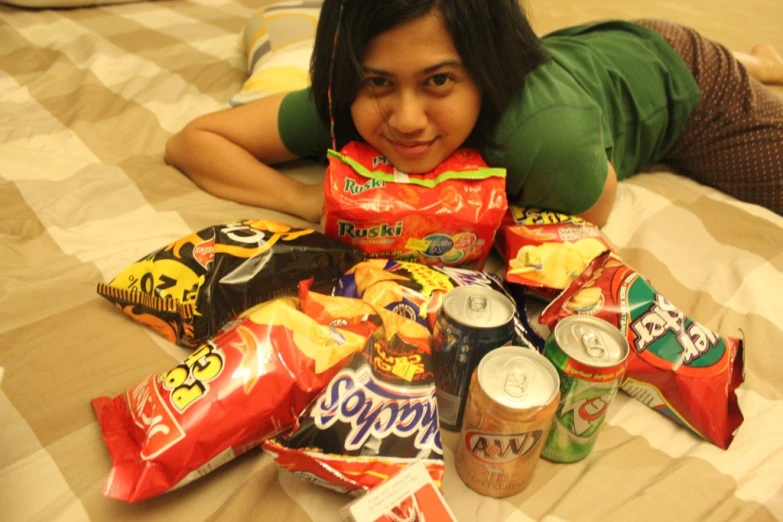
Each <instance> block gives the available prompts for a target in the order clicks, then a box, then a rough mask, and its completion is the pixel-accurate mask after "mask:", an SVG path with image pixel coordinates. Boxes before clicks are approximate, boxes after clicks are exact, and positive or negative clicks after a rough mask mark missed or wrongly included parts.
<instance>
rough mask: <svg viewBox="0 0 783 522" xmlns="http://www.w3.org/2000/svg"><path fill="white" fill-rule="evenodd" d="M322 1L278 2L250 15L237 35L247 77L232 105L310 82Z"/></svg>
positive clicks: (292, 88) (233, 97) (231, 102)
mask: <svg viewBox="0 0 783 522" xmlns="http://www.w3.org/2000/svg"><path fill="white" fill-rule="evenodd" d="M321 4H322V0H292V1H289V2H278V3H274V4H270V5H268V6H266V7H264V8H263V9H260V10H259V11H257V12H255V13H253V14H252V15H251V16H250V18H249V19H248V21H247V23H246V24H245V28H244V30H243V31H242V35H241V37H240V38H241V44H242V45H243V48H244V50H245V52H246V53H247V70H248V71H249V72H250V76H249V77H248V79H247V80H246V81H245V84H244V85H243V86H242V89H241V90H240V91H239V92H238V93H237V94H235V95H234V96H232V97H231V99H230V100H229V103H230V104H231V105H242V104H243V103H248V102H251V101H253V100H257V99H259V98H263V97H264V96H268V95H270V94H274V93H278V92H287V91H293V90H297V89H303V88H305V87H307V86H308V85H309V84H310V75H309V68H310V56H311V55H312V51H313V42H314V40H315V28H316V26H317V25H318V17H319V15H320V14H321Z"/></svg>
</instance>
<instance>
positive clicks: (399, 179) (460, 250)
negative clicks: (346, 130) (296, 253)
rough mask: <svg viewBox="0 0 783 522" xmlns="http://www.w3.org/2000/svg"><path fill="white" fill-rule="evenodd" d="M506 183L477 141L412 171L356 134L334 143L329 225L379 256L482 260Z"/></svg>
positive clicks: (503, 204)
mask: <svg viewBox="0 0 783 522" xmlns="http://www.w3.org/2000/svg"><path fill="white" fill-rule="evenodd" d="M505 183H506V173H505V170H504V169H495V168H489V167H487V165H486V163H484V160H483V159H482V158H481V155H480V154H479V153H478V152H477V151H476V150H473V149H460V150H457V151H456V152H455V153H454V154H452V155H451V156H449V157H448V158H447V159H446V160H445V161H444V162H443V163H441V164H440V165H439V166H438V167H437V168H436V169H435V170H433V171H431V172H428V173H425V174H405V173H403V172H400V171H398V170H397V169H395V168H394V167H393V166H392V165H390V164H389V162H388V161H387V160H386V158H385V157H384V156H382V155H381V154H380V153H379V152H378V151H377V150H375V149H374V148H372V147H370V146H369V145H366V144H364V143H359V142H351V143H349V144H347V145H346V146H345V147H343V149H342V151H340V152H339V153H338V152H335V151H333V150H330V151H329V167H328V169H327V171H326V180H325V184H324V185H325V201H324V232H325V233H326V235H328V236H331V237H335V238H337V239H339V240H341V241H343V242H345V243H347V244H349V245H352V246H354V247H356V248H358V249H359V250H361V251H363V252H364V253H365V254H366V255H367V256H369V257H373V258H393V259H397V260H401V261H410V262H416V263H421V264H425V265H447V266H463V267H470V268H481V267H482V266H483V265H484V260H485V258H486V257H487V255H488V254H489V251H490V250H491V248H492V242H493V240H494V238H495V233H496V232H497V229H498V227H499V226H500V222H501V220H502V219H503V215H504V214H505V212H506V209H507V208H508V202H507V200H506V192H505Z"/></svg>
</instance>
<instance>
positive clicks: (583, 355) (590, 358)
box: [552, 315, 628, 368]
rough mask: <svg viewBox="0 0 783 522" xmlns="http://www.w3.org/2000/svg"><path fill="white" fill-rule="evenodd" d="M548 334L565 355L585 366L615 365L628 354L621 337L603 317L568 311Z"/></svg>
mask: <svg viewBox="0 0 783 522" xmlns="http://www.w3.org/2000/svg"><path fill="white" fill-rule="evenodd" d="M552 335H554V337H555V342H556V343H557V345H558V346H559V347H560V349H561V350H563V352H565V353H566V355H568V356H569V357H571V358H572V359H574V360H575V361H579V362H580V363H582V364H586V365H587V366H594V367H596V368H604V367H609V366H616V365H618V364H620V363H622V362H623V361H624V360H625V359H626V358H627V357H628V342H627V341H626V340H625V337H624V336H623V334H622V333H620V330H618V329H617V328H615V327H614V326H612V325H611V324H609V323H608V322H606V321H604V320H603V319H598V318H596V317H588V316H584V315H572V316H569V317H566V318H565V319H563V320H561V321H560V322H559V323H557V326H555V330H554V332H553V334H552Z"/></svg>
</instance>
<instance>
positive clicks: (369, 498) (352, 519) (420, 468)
mask: <svg viewBox="0 0 783 522" xmlns="http://www.w3.org/2000/svg"><path fill="white" fill-rule="evenodd" d="M340 513H341V514H342V515H343V519H344V520H346V521H348V522H419V521H421V522H424V521H427V520H432V521H435V522H456V520H457V518H456V517H455V516H454V513H452V511H451V508H449V506H448V504H446V500H445V499H444V498H443V495H442V494H441V492H440V491H439V490H438V488H437V486H436V485H435V482H433V480H432V477H430V474H429V473H427V468H426V467H425V466H424V464H423V463H421V462H419V461H417V462H415V463H414V464H411V465H409V466H408V467H406V468H405V469H403V470H402V471H400V472H399V473H397V474H396V475H394V476H393V477H392V478H390V479H388V480H385V481H384V482H383V483H381V485H379V486H378V487H376V488H375V489H373V490H372V491H370V492H369V493H367V494H366V495H364V496H362V497H359V498H358V499H356V500H354V501H353V502H351V503H350V504H348V505H347V506H344V507H343V508H342V509H341V510H340Z"/></svg>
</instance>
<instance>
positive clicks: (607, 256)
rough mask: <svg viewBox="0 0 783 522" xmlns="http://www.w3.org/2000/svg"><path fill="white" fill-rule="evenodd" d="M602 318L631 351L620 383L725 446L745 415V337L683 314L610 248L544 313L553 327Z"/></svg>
mask: <svg viewBox="0 0 783 522" xmlns="http://www.w3.org/2000/svg"><path fill="white" fill-rule="evenodd" d="M575 314H581V315H592V316H595V317H598V318H601V319H604V320H606V321H608V322H609V323H611V324H612V325H614V326H615V327H617V328H618V329H619V330H620V332H622V333H623V335H625V338H626V340H627V341H628V345H629V347H630V353H629V356H628V368H627V370H626V374H625V380H624V381H623V383H622V389H623V390H624V391H625V392H627V393H628V394H629V395H631V396H632V397H634V398H636V399H638V400H639V401H641V402H642V403H644V404H646V405H647V406H649V407H651V408H654V409H655V410H657V411H659V412H660V413H662V414H664V415H666V416H667V417H669V418H671V419H672V420H674V421H676V422H678V423H679V424H681V425H682V426H685V427H686V428H688V429H690V430H692V431H693V432H695V433H696V434H698V435H700V436H701V437H703V438H704V439H706V440H708V441H710V442H712V443H713V444H715V445H717V446H719V447H721V448H724V449H725V448H728V446H729V444H730V443H731V441H732V439H733V438H734V432H735V431H736V430H737V428H739V426H740V424H742V421H743V417H742V413H741V412H740V410H739V406H738V403H737V395H736V389H737V387H738V386H739V385H740V384H742V382H743V379H744V375H743V353H742V352H743V342H742V341H741V340H739V339H735V338H733V337H721V336H720V335H718V334H717V333H715V332H713V331H711V330H709V329H708V328H706V327H704V326H703V325H701V324H699V323H697V322H696V321H693V320H691V319H690V318H689V317H687V316H685V314H683V313H682V312H681V311H680V310H679V309H677V307H676V306H674V305H673V304H672V303H670V302H669V301H668V300H667V299H666V298H665V297H664V296H662V295H661V294H660V293H658V292H657V291H656V290H655V289H654V288H653V287H652V285H650V283H649V282H648V281H647V280H646V279H645V278H644V277H642V276H641V275H640V274H638V273H637V272H636V271H634V270H633V269H632V268H630V267H629V266H628V265H626V264H625V263H623V262H622V261H620V260H619V259H618V258H617V257H616V256H614V255H613V254H612V253H611V252H605V253H603V254H601V255H599V256H598V257H597V258H595V259H594V260H593V261H592V262H591V263H590V264H589V265H588V266H587V268H586V269H585V270H584V272H582V274H580V275H579V277H578V278H577V279H576V280H575V281H574V282H573V283H572V284H571V285H570V286H569V287H568V289H566V290H565V291H564V292H562V293H561V294H560V295H559V296H558V297H557V298H555V299H554V300H553V301H552V302H551V303H550V304H549V306H547V308H546V309H545V310H544V312H543V313H542V314H541V318H540V321H541V322H542V323H544V324H546V325H548V326H549V327H550V328H554V326H555V324H557V322H558V321H559V320H561V319H563V318H564V317H567V316H569V315H575Z"/></svg>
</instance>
